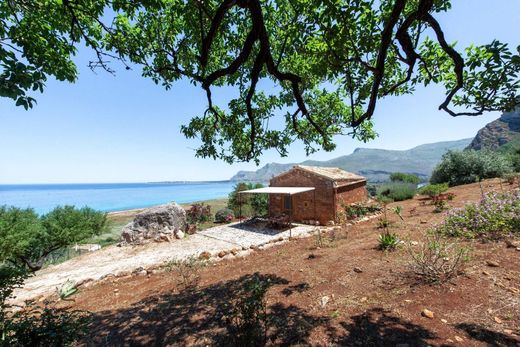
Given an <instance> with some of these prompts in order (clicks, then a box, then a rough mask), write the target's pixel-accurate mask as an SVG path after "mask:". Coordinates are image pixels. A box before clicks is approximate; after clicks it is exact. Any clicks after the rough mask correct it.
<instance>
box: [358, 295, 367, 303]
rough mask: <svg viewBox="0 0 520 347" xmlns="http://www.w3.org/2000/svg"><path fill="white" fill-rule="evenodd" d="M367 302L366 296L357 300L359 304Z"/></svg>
mask: <svg viewBox="0 0 520 347" xmlns="http://www.w3.org/2000/svg"><path fill="white" fill-rule="evenodd" d="M367 300H368V298H367V297H366V296H364V297H362V298H361V299H359V301H360V302H365V301H367Z"/></svg>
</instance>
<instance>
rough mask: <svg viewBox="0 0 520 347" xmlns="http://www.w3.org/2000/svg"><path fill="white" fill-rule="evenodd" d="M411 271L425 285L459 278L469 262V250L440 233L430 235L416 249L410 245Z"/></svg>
mask: <svg viewBox="0 0 520 347" xmlns="http://www.w3.org/2000/svg"><path fill="white" fill-rule="evenodd" d="M407 248H408V253H409V254H410V258H411V261H410V263H409V267H410V270H411V271H412V272H413V273H414V274H415V275H416V276H417V278H418V279H419V280H421V281H422V282H425V283H444V282H447V281H449V280H450V279H452V278H454V277H456V276H458V275H459V274H460V273H461V272H462V270H463V268H464V265H465V264H466V263H467V262H468V261H469V249H468V248H466V247H463V246H461V245H460V244H459V243H457V242H450V241H448V240H447V239H446V238H444V237H442V235H441V234H440V233H437V232H433V233H428V235H427V236H426V239H425V240H424V242H422V243H421V244H419V247H418V249H416V248H415V247H414V246H413V245H412V244H411V243H410V244H409V245H408V247H407Z"/></svg>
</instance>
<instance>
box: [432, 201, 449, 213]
mask: <svg viewBox="0 0 520 347" xmlns="http://www.w3.org/2000/svg"><path fill="white" fill-rule="evenodd" d="M433 204H434V205H435V208H434V209H433V213H441V212H443V211H446V210H447V209H448V208H449V205H448V203H447V202H446V201H444V200H435V201H434V203H433Z"/></svg>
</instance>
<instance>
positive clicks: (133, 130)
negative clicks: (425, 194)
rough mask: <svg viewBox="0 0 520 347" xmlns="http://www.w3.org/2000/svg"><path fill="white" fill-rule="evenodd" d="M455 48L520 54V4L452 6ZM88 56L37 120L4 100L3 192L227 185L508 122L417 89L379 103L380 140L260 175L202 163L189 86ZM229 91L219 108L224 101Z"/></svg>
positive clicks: (50, 92) (351, 143)
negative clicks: (459, 112)
mask: <svg viewBox="0 0 520 347" xmlns="http://www.w3.org/2000/svg"><path fill="white" fill-rule="evenodd" d="M438 20H439V22H440V23H441V25H442V27H443V29H444V32H445V34H446V37H447V39H448V41H450V42H452V41H458V47H464V46H467V45H469V44H470V43H475V44H485V43H489V42H491V41H492V39H494V38H498V39H500V40H501V41H503V42H508V43H510V44H511V45H512V47H516V46H517V45H518V44H520V40H519V39H518V30H517V25H518V23H520V0H494V1H488V0H456V1H455V0H454V1H453V8H452V10H451V11H449V12H448V13H445V14H441V15H439V16H438ZM89 59H90V54H89V53H88V52H87V51H86V50H81V51H80V52H79V54H78V56H77V59H76V62H77V65H78V69H79V71H80V74H79V78H78V80H77V82H76V83H74V84H70V83H67V82H58V81H54V80H51V79H49V81H48V82H47V84H46V88H45V91H44V93H43V94H41V95H37V96H36V98H37V101H38V104H37V105H36V106H35V107H34V108H33V109H32V110H29V111H25V110H24V109H23V108H21V107H15V106H14V103H13V102H12V101H11V100H10V99H0V184H25V183H97V182H107V183H111V182H151V181H195V180H226V179H228V178H230V177H231V176H232V175H234V174H235V173H236V172H237V171H238V170H255V169H257V168H259V167H261V166H263V165H264V164H266V163H269V162H279V163H289V162H300V161H303V160H306V159H314V160H328V159H332V158H335V157H338V156H340V155H346V154H350V153H352V151H353V150H354V149H355V148H357V147H367V148H384V149H396V150H403V149H408V148H412V147H414V146H417V145H421V144H425V143H432V142H438V141H449V140H459V139H463V138H470V137H473V136H474V135H475V134H476V132H477V131H478V130H479V129H480V128H482V127H483V126H484V125H485V124H487V123H489V122H490V121H492V120H494V119H496V118H497V117H499V116H500V114H498V113H488V114H486V115H483V116H480V117H469V118H468V117H463V118H460V117H458V118H452V117H450V116H449V115H448V114H446V113H444V112H440V111H438V110H437V107H438V105H439V104H440V103H441V102H442V100H443V91H442V90H441V89H439V88H435V87H428V88H422V87H421V88H418V89H417V91H416V92H415V93H414V94H413V95H408V96H402V97H398V98H395V97H394V98H389V99H385V100H383V101H380V102H379V104H378V108H377V111H376V113H375V115H374V118H373V119H374V123H375V129H376V131H377V132H378V133H379V137H378V138H377V139H376V140H373V141H371V142H369V143H361V142H358V141H355V140H353V139H351V138H349V137H338V138H336V142H337V149H336V150H335V151H333V152H324V151H320V152H318V153H315V154H313V155H311V156H310V157H308V158H307V157H306V156H305V151H304V149H303V146H302V145H301V144H300V143H294V144H293V145H292V146H291V148H290V151H289V156H288V157H285V158H280V156H279V155H278V154H277V153H276V152H274V151H269V152H266V153H265V155H263V156H262V158H261V163H260V166H259V167H257V166H256V165H255V164H254V163H237V164H232V165H229V164H227V163H224V162H221V161H218V160H216V161H215V160H212V159H200V158H195V156H194V148H196V147H198V144H199V142H198V140H187V139H186V138H184V137H183V135H182V134H181V133H180V126H181V125H183V124H187V123H188V121H189V119H190V118H191V117H193V116H195V115H199V114H200V113H201V112H202V111H203V110H204V109H205V106H206V100H205V96H204V93H203V92H202V90H201V89H200V88H197V87H194V86H192V85H190V84H189V83H188V82H187V81H179V82H178V83H176V84H175V85H174V86H173V88H172V89H170V90H168V91H166V90H164V88H163V87H161V86H160V85H159V86H158V85H155V84H154V83H153V82H152V81H151V80H150V79H146V78H143V77H141V75H140V72H139V71H138V70H135V69H134V70H130V71H126V70H125V69H124V68H122V67H120V66H116V68H117V72H116V75H115V76H112V75H110V74H107V73H105V72H102V71H98V72H97V73H93V72H92V71H91V70H90V69H89V68H88V67H87V66H86V64H87V62H88V60H89ZM230 93H231V91H229V90H226V89H223V90H220V91H218V92H217V95H216V96H215V98H216V99H217V100H218V99H219V98H221V99H220V100H225V99H226V98H229V95H230Z"/></svg>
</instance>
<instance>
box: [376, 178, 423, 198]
mask: <svg viewBox="0 0 520 347" xmlns="http://www.w3.org/2000/svg"><path fill="white" fill-rule="evenodd" d="M416 192H417V189H416V186H415V184H411V183H397V182H394V183H385V184H382V185H380V186H379V187H378V188H377V195H378V196H381V197H385V198H388V199H392V200H393V201H403V200H408V199H412V198H413V197H414V196H415V193H416Z"/></svg>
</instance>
